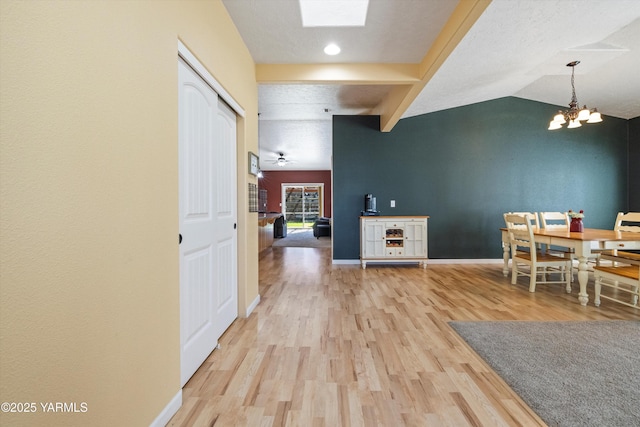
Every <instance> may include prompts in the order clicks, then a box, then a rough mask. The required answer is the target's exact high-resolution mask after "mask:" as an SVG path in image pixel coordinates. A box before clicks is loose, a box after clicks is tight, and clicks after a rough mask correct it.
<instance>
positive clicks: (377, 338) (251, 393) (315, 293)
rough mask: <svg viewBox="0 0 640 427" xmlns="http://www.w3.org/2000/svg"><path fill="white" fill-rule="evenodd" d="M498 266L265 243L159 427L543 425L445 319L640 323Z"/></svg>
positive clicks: (619, 308)
mask: <svg viewBox="0 0 640 427" xmlns="http://www.w3.org/2000/svg"><path fill="white" fill-rule="evenodd" d="M525 279H526V278H521V279H519V280H518V284H517V285H515V286H512V285H510V278H507V277H504V276H503V275H502V265H501V264H484V265H433V264H432V265H429V266H428V267H427V268H426V269H422V268H418V267H417V266H412V265H409V266H393V265H384V266H382V265H370V266H367V269H366V270H362V269H361V268H360V267H359V265H332V264H331V251H330V249H318V248H273V249H271V250H270V251H269V252H268V253H266V254H265V255H264V256H262V257H261V259H260V295H261V302H260V304H259V305H258V307H257V308H256V309H255V311H254V313H252V314H251V316H250V317H249V318H246V319H238V320H236V321H235V322H234V323H233V324H232V325H231V327H230V328H229V329H228V330H227V332H226V333H225V334H224V335H223V337H222V338H221V340H220V345H221V348H220V349H219V350H215V351H214V352H213V353H212V354H211V355H210V356H209V358H208V359H207V360H206V361H205V363H204V364H203V365H202V366H201V367H200V369H199V370H198V371H197V372H196V373H195V375H194V376H193V377H192V378H191V380H190V381H189V382H188V383H187V384H186V385H185V387H184V389H183V406H182V408H181V409H180V410H179V411H178V413H177V414H176V415H175V416H174V417H173V418H172V420H171V421H170V422H169V424H168V425H169V426H214V425H215V426H225V427H226V426H314V427H315V426H318V427H319V426H327V427H333V426H385V427H387V426H390V427H397V426H429V427H431V426H434V427H438V426H455V427H460V426H492V427H493V426H544V425H545V424H544V422H542V421H541V420H540V419H539V418H538V417H537V415H536V414H535V413H534V412H533V411H532V410H531V409H530V408H528V407H527V405H526V404H525V403H523V402H522V401H521V400H520V398H519V397H518V396H517V395H516V394H515V393H514V392H513V391H511V389H510V388H509V387H508V386H507V385H506V384H505V383H504V382H503V381H502V379H501V378H500V377H499V376H497V375H496V374H495V373H494V372H493V371H492V370H491V369H490V368H489V367H488V366H487V365H486V364H485V363H484V361H483V360H482V359H480V358H479V357H478V356H476V354H475V353H474V352H473V351H472V350H471V349H470V348H469V347H468V346H467V345H466V343H465V342H464V341H463V340H462V339H461V338H459V337H458V335H457V334H456V333H455V332H454V331H453V330H452V329H451V328H450V327H449V325H448V324H447V322H449V321H451V320H599V319H635V320H640V310H638V309H635V308H631V307H626V306H623V305H620V304H614V303H610V302H607V301H605V302H603V304H602V306H601V307H599V308H597V307H595V306H594V305H593V281H592V280H591V281H590V285H589V288H588V292H589V294H590V297H591V301H590V304H589V306H587V307H582V306H580V305H579V304H578V302H577V292H578V284H577V282H576V283H575V284H574V285H573V288H574V289H573V292H572V293H571V294H570V295H568V294H566V293H565V291H564V289H563V286H562V285H540V286H538V287H537V290H536V293H534V294H530V293H529V292H528V281H527V280H528V279H527V280H525Z"/></svg>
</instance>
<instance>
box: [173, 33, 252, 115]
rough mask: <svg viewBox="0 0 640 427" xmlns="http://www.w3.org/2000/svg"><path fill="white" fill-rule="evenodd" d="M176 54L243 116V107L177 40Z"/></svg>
mask: <svg viewBox="0 0 640 427" xmlns="http://www.w3.org/2000/svg"><path fill="white" fill-rule="evenodd" d="M178 56H179V57H180V58H182V59H183V60H184V61H185V62H186V63H187V64H189V66H190V67H191V68H193V69H194V71H195V72H196V73H198V74H200V77H202V78H203V79H204V81H205V82H207V84H209V86H211V88H212V89H213V90H214V91H215V92H216V93H217V94H218V96H220V98H222V99H223V100H224V102H226V103H227V104H229V106H230V107H231V108H232V109H233V111H235V112H236V114H238V115H239V116H241V117H245V113H244V109H243V108H242V107H241V106H240V104H238V103H237V102H236V100H235V99H233V97H232V96H231V94H230V93H229V92H227V91H226V90H224V88H223V87H222V85H221V84H220V83H218V81H217V80H216V79H215V78H214V77H213V76H212V75H211V73H209V71H208V70H207V69H206V68H205V67H204V65H202V64H201V63H200V61H199V60H198V58H196V56H195V55H194V54H193V53H191V51H190V50H189V49H188V48H187V47H186V46H185V45H184V44H182V42H181V41H180V40H178Z"/></svg>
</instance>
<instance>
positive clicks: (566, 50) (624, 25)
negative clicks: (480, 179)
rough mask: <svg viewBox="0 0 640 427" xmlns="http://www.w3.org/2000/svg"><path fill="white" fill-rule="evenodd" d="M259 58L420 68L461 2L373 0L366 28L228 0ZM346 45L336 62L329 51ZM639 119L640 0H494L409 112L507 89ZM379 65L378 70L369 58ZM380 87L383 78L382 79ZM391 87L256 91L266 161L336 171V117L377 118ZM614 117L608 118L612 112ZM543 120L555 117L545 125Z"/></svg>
mask: <svg viewBox="0 0 640 427" xmlns="http://www.w3.org/2000/svg"><path fill="white" fill-rule="evenodd" d="M465 1H466V0H465ZM223 3H224V5H225V6H226V8H227V10H228V11H229V14H230V15H231V18H232V19H233V21H234V23H235V24H236V27H237V28H238V30H239V32H240V34H241V36H242V37H243V39H244V41H245V43H246V45H247V47H248V48H249V51H250V52H251V54H252V56H253V58H254V61H255V62H256V64H318V66H326V64H331V63H340V64H393V63H399V64H418V63H420V62H421V61H422V60H423V58H424V57H425V55H426V54H427V52H428V51H429V49H430V48H431V46H432V45H433V43H434V41H436V38H437V37H438V35H439V34H440V32H441V31H442V29H443V26H444V25H445V23H446V22H447V20H448V19H449V17H450V15H451V13H452V12H453V10H454V8H455V7H456V5H457V2H456V1H452V0H451V1H450V0H371V2H370V5H369V11H368V15H367V24H366V26H365V27H351V28H324V27H320V28H303V27H302V23H301V17H300V10H299V6H298V2H297V0H223ZM329 42H334V43H337V44H339V45H340V47H341V48H342V52H341V53H340V54H339V55H338V56H336V57H329V56H326V55H325V54H324V53H323V51H322V49H323V48H324V46H325V45H326V44H328V43H329ZM572 60H580V61H581V63H580V65H578V66H577V67H576V69H575V71H576V79H575V80H576V81H575V84H576V94H577V97H578V101H579V102H580V104H587V105H588V106H589V107H591V108H593V107H597V108H598V110H599V111H600V112H601V113H603V114H604V115H609V116H614V117H620V118H624V119H630V118H634V117H638V116H640V71H639V70H640V1H638V0H607V1H603V0H493V1H492V2H491V4H489V6H488V7H487V8H486V10H485V11H484V13H483V14H482V15H481V16H480V18H478V20H477V21H476V22H475V24H474V25H473V26H472V27H471V29H470V30H469V31H468V32H467V33H466V35H465V36H464V37H463V38H462V40H461V41H460V42H459V43H458V44H457V46H456V47H455V49H453V51H452V52H451V54H450V55H449V56H448V57H447V59H446V60H445V61H444V63H443V64H442V65H441V66H440V68H439V69H438V70H437V71H436V72H435V74H434V75H433V76H432V77H431V78H430V79H429V80H428V81H427V82H426V85H425V86H424V88H423V89H422V91H421V92H420V93H419V95H417V97H416V98H415V100H413V102H412V103H411V105H409V106H408V108H406V110H404V111H403V112H402V118H405V117H412V116H416V115H420V114H426V113H429V112H433V111H439V110H443V109H448V108H453V107H458V106H462V105H467V104H471V103H475V102H482V101H487V100H491V99H497V98H502V97H505V96H516V97H520V98H525V99H530V100H535V101H540V102H545V103H549V104H556V105H560V106H562V107H563V108H564V107H566V106H567V104H568V103H569V101H570V99H571V82H570V76H571V69H570V68H568V67H566V66H565V65H566V64H567V63H568V62H570V61H572ZM372 66H373V65H372ZM377 83H380V82H377ZM393 88H394V85H393V84H384V83H383V84H371V82H369V81H360V82H358V81H352V82H350V84H344V82H340V84H331V83H330V82H327V81H323V80H318V81H317V82H314V81H313V80H312V79H311V80H306V81H304V82H300V81H295V82H293V81H292V82H284V84H283V82H274V83H270V84H260V86H259V110H260V121H259V126H260V128H259V135H260V167H261V168H262V169H263V170H274V169H279V168H278V166H277V165H275V163H274V161H275V159H276V158H277V157H278V154H277V153H279V152H282V153H284V156H285V157H286V158H287V160H290V163H288V164H287V165H286V166H285V168H284V170H329V169H331V133H332V129H331V127H332V125H331V116H332V115H334V114H379V109H380V105H381V103H382V101H383V100H384V99H385V98H386V96H387V95H388V93H389V92H390V91H391V90H392V89H393ZM605 120H606V117H605ZM540 125H541V126H545V127H546V126H547V123H541V124H540Z"/></svg>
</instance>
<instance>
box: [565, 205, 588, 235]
mask: <svg viewBox="0 0 640 427" xmlns="http://www.w3.org/2000/svg"><path fill="white" fill-rule="evenodd" d="M569 217H571V223H570V224H569V231H570V232H572V233H582V232H583V231H584V226H583V224H582V218H584V211H583V210H581V211H580V213H576V212H573V211H571V210H569Z"/></svg>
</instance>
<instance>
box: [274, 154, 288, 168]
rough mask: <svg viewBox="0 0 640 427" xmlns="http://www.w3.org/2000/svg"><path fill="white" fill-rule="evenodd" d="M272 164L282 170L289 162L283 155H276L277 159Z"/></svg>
mask: <svg viewBox="0 0 640 427" xmlns="http://www.w3.org/2000/svg"><path fill="white" fill-rule="evenodd" d="M273 163H274V164H276V165H278V166H280V167H281V168H283V167H284V166H285V165H286V164H287V163H291V160H287V159H285V158H284V153H281V152H280V153H278V158H277V159H276V160H274V161H273Z"/></svg>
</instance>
